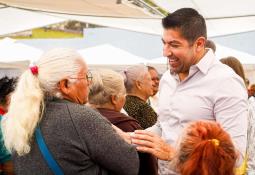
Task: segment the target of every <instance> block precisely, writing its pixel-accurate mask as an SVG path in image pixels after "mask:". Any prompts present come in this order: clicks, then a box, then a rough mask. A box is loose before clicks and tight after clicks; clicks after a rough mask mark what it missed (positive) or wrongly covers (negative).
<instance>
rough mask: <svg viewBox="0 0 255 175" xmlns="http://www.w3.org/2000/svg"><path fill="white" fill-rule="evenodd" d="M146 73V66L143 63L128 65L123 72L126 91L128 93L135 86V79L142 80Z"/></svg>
mask: <svg viewBox="0 0 255 175" xmlns="http://www.w3.org/2000/svg"><path fill="white" fill-rule="evenodd" d="M147 73H148V68H147V67H146V66H145V65H135V66H131V67H128V68H127V69H126V70H125V71H124V73H123V76H124V82H125V87H126V90H127V92H128V93H130V92H131V91H132V89H133V88H134V86H135V81H137V80H143V78H144V76H145V75H146V74H147Z"/></svg>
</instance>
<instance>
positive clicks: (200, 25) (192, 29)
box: [162, 8, 207, 44]
mask: <svg viewBox="0 0 255 175" xmlns="http://www.w3.org/2000/svg"><path fill="white" fill-rule="evenodd" d="M162 25H163V27H164V29H178V30H179V31H180V32H181V34H182V37H184V38H185V39H186V40H188V42H189V43H190V44H193V43H194V42H195V40H196V39H197V38H199V37H201V36H203V37H205V38H206V39H207V34H206V24H205V19H204V17H203V16H202V15H200V14H199V13H198V12H197V11H196V10H195V9H192V8H181V9H179V10H176V11H175V12H173V13H171V14H169V15H168V16H166V17H165V18H163V19H162Z"/></svg>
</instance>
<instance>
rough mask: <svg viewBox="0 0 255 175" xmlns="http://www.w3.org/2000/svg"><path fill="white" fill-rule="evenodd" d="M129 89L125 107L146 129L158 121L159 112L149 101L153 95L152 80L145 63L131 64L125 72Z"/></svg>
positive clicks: (126, 84) (125, 80) (126, 85)
mask: <svg viewBox="0 0 255 175" xmlns="http://www.w3.org/2000/svg"><path fill="white" fill-rule="evenodd" d="M123 76H124V82H125V87H126V91H127V96H126V103H125V105H124V109H125V111H126V112H127V114H128V115H129V116H131V117H133V118H135V119H136V120H137V121H138V122H139V124H140V125H141V126H142V128H144V129H146V128H148V127H151V126H152V125H154V124H155V123H156V121H157V113H156V112H155V111H154V110H153V108H152V107H151V106H150V105H149V104H148V103H147V100H148V99H149V97H150V96H152V95H153V88H152V80H151V76H150V74H149V72H148V68H147V67H146V66H144V65H137V66H131V67H129V68H127V70H126V71H124V73H123Z"/></svg>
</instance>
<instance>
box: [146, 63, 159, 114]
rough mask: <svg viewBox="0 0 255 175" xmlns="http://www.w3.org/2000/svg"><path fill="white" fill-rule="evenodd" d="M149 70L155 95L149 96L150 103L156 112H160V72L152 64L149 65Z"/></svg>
mask: <svg viewBox="0 0 255 175" xmlns="http://www.w3.org/2000/svg"><path fill="white" fill-rule="evenodd" d="M147 68H148V71H149V73H150V75H151V80H152V88H153V95H152V96H150V97H149V100H148V103H149V104H150V105H151V107H152V108H153V109H154V111H155V112H158V88H159V80H160V79H159V74H158V71H157V70H156V68H154V67H152V66H147Z"/></svg>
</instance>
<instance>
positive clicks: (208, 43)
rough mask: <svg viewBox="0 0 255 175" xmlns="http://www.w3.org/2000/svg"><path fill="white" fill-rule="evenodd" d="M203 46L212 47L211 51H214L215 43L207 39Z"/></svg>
mask: <svg viewBox="0 0 255 175" xmlns="http://www.w3.org/2000/svg"><path fill="white" fill-rule="evenodd" d="M205 48H210V49H212V51H213V53H215V52H216V45H215V43H214V42H213V41H212V40H209V39H208V40H207V41H206V43H205Z"/></svg>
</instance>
